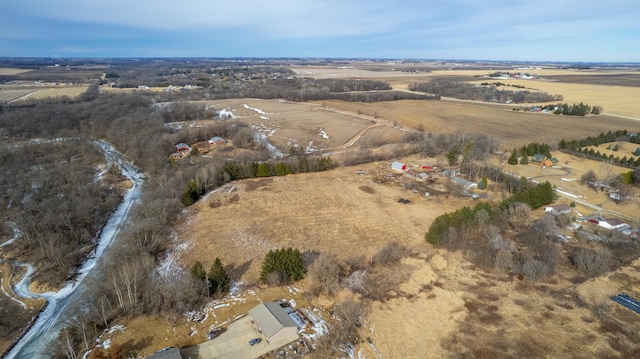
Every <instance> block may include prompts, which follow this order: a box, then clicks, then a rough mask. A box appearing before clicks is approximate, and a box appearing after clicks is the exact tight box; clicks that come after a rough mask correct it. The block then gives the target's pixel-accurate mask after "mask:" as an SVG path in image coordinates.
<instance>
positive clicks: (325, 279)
mask: <svg viewBox="0 0 640 359" xmlns="http://www.w3.org/2000/svg"><path fill="white" fill-rule="evenodd" d="M344 267H345V266H344V264H343V263H341V262H340V261H339V260H338V259H337V258H336V257H335V256H332V255H326V254H321V255H320V256H319V257H318V258H317V259H316V260H315V261H314V262H313V264H311V265H310V266H309V269H308V275H309V278H311V282H312V284H311V292H312V293H314V294H316V295H318V294H324V295H328V296H334V295H335V294H336V293H337V292H338V291H339V290H340V280H341V278H342V276H343V274H344V272H343V269H344Z"/></svg>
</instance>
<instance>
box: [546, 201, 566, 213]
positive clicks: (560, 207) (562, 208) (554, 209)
mask: <svg viewBox="0 0 640 359" xmlns="http://www.w3.org/2000/svg"><path fill="white" fill-rule="evenodd" d="M544 211H545V212H546V213H551V214H553V215H554V216H557V215H560V214H569V213H571V207H570V206H569V205H568V204H565V203H560V204H556V205H553V206H547V207H544Z"/></svg>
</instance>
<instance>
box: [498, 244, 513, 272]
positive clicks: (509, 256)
mask: <svg viewBox="0 0 640 359" xmlns="http://www.w3.org/2000/svg"><path fill="white" fill-rule="evenodd" d="M494 267H495V270H496V271H498V272H500V273H504V272H509V271H511V270H512V268H513V253H511V251H510V250H507V249H499V250H498V252H496V258H495V261H494Z"/></svg>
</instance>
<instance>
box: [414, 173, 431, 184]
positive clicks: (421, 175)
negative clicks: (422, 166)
mask: <svg viewBox="0 0 640 359" xmlns="http://www.w3.org/2000/svg"><path fill="white" fill-rule="evenodd" d="M427 178H429V174H428V173H426V172H422V173H418V174H417V175H416V181H420V182H423V181H424V180H426V179H427Z"/></svg>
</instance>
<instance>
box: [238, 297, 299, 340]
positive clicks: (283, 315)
mask: <svg viewBox="0 0 640 359" xmlns="http://www.w3.org/2000/svg"><path fill="white" fill-rule="evenodd" d="M249 315H250V316H251V318H253V321H254V322H255V323H256V325H257V326H258V328H260V329H261V330H262V332H263V333H264V335H265V336H266V337H267V338H269V337H271V336H272V335H274V334H276V333H277V332H279V331H280V330H281V329H282V328H285V327H295V328H298V326H297V325H296V322H294V321H293V319H291V317H290V316H289V314H287V312H285V311H284V309H282V307H281V306H280V303H278V302H265V303H260V304H258V305H257V306H256V307H255V308H253V309H251V310H250V311H249Z"/></svg>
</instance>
